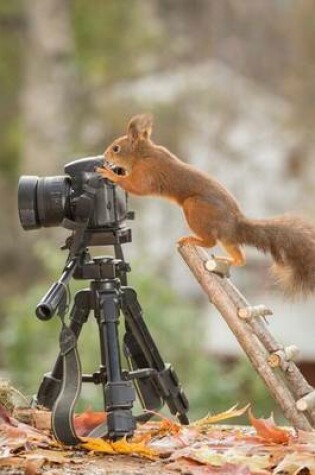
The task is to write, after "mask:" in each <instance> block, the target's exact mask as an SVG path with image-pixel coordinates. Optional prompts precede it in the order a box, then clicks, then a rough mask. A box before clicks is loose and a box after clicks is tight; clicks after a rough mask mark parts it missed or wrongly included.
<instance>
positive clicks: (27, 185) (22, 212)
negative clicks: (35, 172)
mask: <svg viewBox="0 0 315 475" xmlns="http://www.w3.org/2000/svg"><path fill="white" fill-rule="evenodd" d="M69 195H70V179H69V177H66V176H53V177H42V178H39V177H38V176H22V177H21V178H20V180H19V186H18V208H19V216H20V222H21V225H22V227H23V228H24V229H25V230H29V229H38V228H40V227H42V226H44V227H49V226H58V225H59V224H60V223H61V222H62V220H63V219H64V217H66V215H67V211H68V209H67V208H68V203H69V199H70V196H69Z"/></svg>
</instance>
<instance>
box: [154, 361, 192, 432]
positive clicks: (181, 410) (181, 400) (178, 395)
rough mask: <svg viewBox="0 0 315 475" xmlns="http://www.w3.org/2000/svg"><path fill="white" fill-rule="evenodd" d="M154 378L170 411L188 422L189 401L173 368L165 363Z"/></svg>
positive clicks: (183, 421) (182, 420)
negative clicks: (163, 367)
mask: <svg viewBox="0 0 315 475" xmlns="http://www.w3.org/2000/svg"><path fill="white" fill-rule="evenodd" d="M156 379H157V383H158V385H159V388H160V390H161V392H162V397H163V399H165V401H166V402H167V404H168V406H169V409H170V411H171V413H172V414H174V415H177V416H179V418H180V420H181V422H182V423H183V424H188V419H187V416H186V412H188V409H189V402H188V399H187V397H186V395H185V393H184V391H183V389H182V387H181V385H180V384H179V380H178V377H177V374H176V372H175V370H174V368H173V367H172V366H171V365H170V364H167V365H166V366H165V369H164V370H162V371H158V372H157V373H156Z"/></svg>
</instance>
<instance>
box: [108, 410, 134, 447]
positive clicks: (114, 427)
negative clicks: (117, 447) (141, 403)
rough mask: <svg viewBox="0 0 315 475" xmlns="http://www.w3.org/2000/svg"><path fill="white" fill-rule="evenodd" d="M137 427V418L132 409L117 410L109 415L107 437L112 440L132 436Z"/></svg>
mask: <svg viewBox="0 0 315 475" xmlns="http://www.w3.org/2000/svg"><path fill="white" fill-rule="evenodd" d="M135 429H136V419H135V417H133V415H132V412H131V410H124V409H121V410H117V411H112V412H109V413H108V415H107V437H109V438H110V439H112V440H116V439H120V438H121V437H131V436H133V433H134V431H135Z"/></svg>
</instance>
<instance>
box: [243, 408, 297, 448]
mask: <svg viewBox="0 0 315 475" xmlns="http://www.w3.org/2000/svg"><path fill="white" fill-rule="evenodd" d="M248 417H249V420H250V423H251V424H252V426H253V427H254V428H255V429H256V431H257V435H259V437H261V438H262V439H265V440H268V441H269V442H274V443H275V444H287V443H288V442H289V440H290V434H289V432H288V431H286V430H285V429H281V428H280V427H277V426H276V424H275V423H274V420H273V417H272V416H271V417H270V418H269V419H256V418H255V417H254V416H253V414H252V412H251V410H250V409H249V411H248Z"/></svg>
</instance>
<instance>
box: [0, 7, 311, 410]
mask: <svg viewBox="0 0 315 475" xmlns="http://www.w3.org/2000/svg"><path fill="white" fill-rule="evenodd" d="M314 11H315V1H314V0H274V1H269V0H268V1H263V0H239V1H238V0H234V1H232V0H220V1H218V0H128V1H126V0H95V1H93V2H87V1H85V0H25V1H24V2H23V1H21V0H11V1H10V2H0V26H1V29H0V55H1V60H0V101H1V107H0V199H1V214H0V226H1V234H0V239H1V246H0V265H1V273H0V298H1V303H0V317H1V318H0V325H1V331H0V343H1V346H0V368H1V376H2V377H4V378H9V379H10V380H11V381H12V383H13V384H14V385H15V386H16V387H17V388H19V389H20V390H21V391H22V392H23V393H24V394H27V395H31V394H33V393H36V391H37V388H38V385H39V383H40V381H41V378H42V374H43V373H44V372H45V371H48V370H50V369H51V366H52V365H53V362H54V359H55V356H56V354H57V351H58V331H59V328H60V322H59V321H58V319H57V318H56V319H54V320H51V321H49V322H41V321H39V320H37V319H36V317H35V315H34V308H35V306H36V304H37V303H38V301H39V300H40V298H41V297H42V296H43V294H44V293H45V292H46V290H47V289H48V287H49V286H50V285H51V283H52V282H53V281H54V280H56V279H57V278H58V277H59V274H60V272H61V270H62V267H63V263H64V260H65V258H66V255H65V253H64V252H62V251H60V246H61V245H62V244H63V242H64V240H65V238H66V237H67V232H66V231H65V230H64V229H61V228H51V229H49V230H47V229H45V230H44V229H41V230H36V231H31V232H25V231H23V230H22V228H21V227H20V224H19V219H18V213H17V182H18V178H19V176H20V175H22V174H23V175H39V176H47V175H62V174H63V166H64V165H65V164H66V163H67V162H69V161H71V160H73V159H76V158H81V157H84V156H92V155H96V154H100V153H102V152H103V150H104V149H105V147H106V146H107V145H108V144H109V143H110V142H111V141H112V140H113V139H114V138H115V137H117V136H119V135H122V134H123V133H124V132H125V129H126V125H127V121H128V120H129V118H130V117H131V116H132V115H133V114H136V113H139V112H151V113H153V114H154V120H155V128H154V133H153V140H154V141H155V142H156V143H159V144H162V145H164V146H166V147H168V148H169V149H170V150H171V151H172V152H174V153H175V154H177V155H178V156H179V157H180V158H181V159H182V160H184V161H187V162H189V163H192V164H194V165H196V166H198V167H199V168H200V169H203V170H205V171H207V172H209V173H211V174H213V175H214V176H215V177H216V178H218V179H219V180H220V181H221V182H222V183H224V184H225V185H226V186H227V187H228V188H229V189H230V191H231V192H233V193H234V195H235V196H236V197H237V199H238V200H239V202H240V203H241V205H242V208H243V210H244V212H245V213H246V214H247V215H248V216H252V217H257V218H258V217H261V218H262V217H267V216H271V215H275V214H279V213H283V212H286V211H294V212H297V213H300V214H303V215H305V216H308V217H310V218H311V219H312V218H313V217H314V210H315V201H314V196H315V160H314V150H315V136H314V132H313V129H314V120H315V16H314ZM130 208H131V209H133V210H135V211H136V220H135V221H134V222H132V223H131V225H132V229H133V242H132V243H131V244H127V245H126V246H125V254H126V257H127V259H128V260H129V261H130V263H131V267H132V273H131V275H130V280H129V282H130V284H132V285H134V286H135V287H136V289H137V291H138V294H139V299H140V301H141V304H142V307H143V308H144V310H145V315H146V321H147V324H148V326H149V328H150V329H151V331H152V334H153V336H154V338H155V339H156V342H157V343H158V346H159V348H160V350H161V353H162V355H163V357H164V358H165V360H166V361H171V362H172V363H173V365H174V366H175V368H176V370H177V372H178V374H179V377H180V379H181V381H182V384H183V386H184V388H185V391H186V393H187V395H188V397H189V400H190V403H191V415H192V418H195V417H200V416H203V415H205V414H206V413H207V412H209V411H210V412H215V411H219V410H223V409H227V408H228V407H229V406H231V405H233V404H235V403H237V402H239V403H246V402H251V403H252V404H253V408H254V411H255V413H256V414H258V415H262V416H268V415H269V413H270V410H274V411H277V408H276V407H275V404H274V402H273V401H272V400H271V399H270V398H269V396H268V394H267V392H266V390H265V388H264V385H263V383H261V382H260V380H259V378H258V376H257V375H256V373H255V372H254V370H253V369H252V368H251V366H250V364H249V363H248V362H247V361H246V359H245V357H244V356H243V355H242V352H241V350H240V348H239V345H238V343H237V342H236V340H235V338H234V336H233V335H232V334H231V333H230V331H229V330H228V329H227V327H226V324H225V322H224V321H223V319H222V318H221V317H220V316H219V315H218V314H217V312H216V311H215V310H214V309H213V308H212V307H210V306H209V304H208V302H207V299H206V297H205V296H204V295H203V293H202V291H201V289H200V288H199V287H198V285H197V283H196V282H195V280H194V278H193V276H192V274H190V272H189V270H188V268H186V267H185V265H184V263H183V261H182V260H181V258H180V256H179V255H178V254H177V252H176V246H175V243H176V240H177V239H178V238H179V237H181V236H182V235H184V234H185V233H186V231H187V230H186V227H185V224H184V220H183V218H182V215H181V212H180V210H179V208H176V207H175V206H173V205H172V204H170V203H167V202H163V201H160V200H158V199H151V198H134V197H131V199H130ZM97 251H98V253H99V254H105V255H106V254H108V253H109V252H110V250H109V249H98V250H97ZM268 265H269V260H268V259H267V258H266V257H264V256H262V255H261V254H259V253H258V252H256V251H255V250H252V249H250V250H248V265H247V266H246V268H244V269H240V270H234V271H233V275H232V277H233V279H234V280H235V281H236V283H237V285H239V287H240V289H241V290H242V291H243V292H244V293H245V295H246V296H247V297H248V298H249V299H250V301H251V302H252V303H255V304H259V303H264V304H266V305H267V306H270V307H271V308H272V309H273V310H274V313H275V316H274V317H272V322H271V331H272V332H273V333H274V334H275V335H276V336H277V337H279V339H280V341H281V342H283V343H284V344H297V345H298V347H299V348H300V350H301V356H300V365H301V368H302V370H303V372H304V374H305V375H306V376H307V378H308V379H309V380H310V382H311V383H312V384H315V346H314V304H315V299H314V298H311V299H309V300H308V301H307V302H306V301H305V302H304V301H299V302H291V301H288V300H286V299H285V298H284V297H283V296H282V295H281V294H280V293H279V292H277V290H276V289H274V288H273V287H272V285H271V281H270V277H269V275H268ZM82 285H85V284H82V283H74V284H73V285H72V292H74V291H75V290H76V289H78V288H80V287H82ZM90 320H91V321H89V323H88V324H87V327H88V328H86V329H85V330H84V333H83V335H82V339H81V341H80V350H81V358H82V361H83V366H84V371H90V370H92V371H93V370H94V369H96V368H97V367H98V364H99V353H98V333H97V329H96V324H95V322H94V321H93V318H91V319H90ZM83 405H85V406H87V405H92V407H93V408H100V407H102V400H101V397H100V394H99V393H98V391H97V390H95V389H94V388H93V389H92V388H88V389H85V391H84V393H83Z"/></svg>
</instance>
